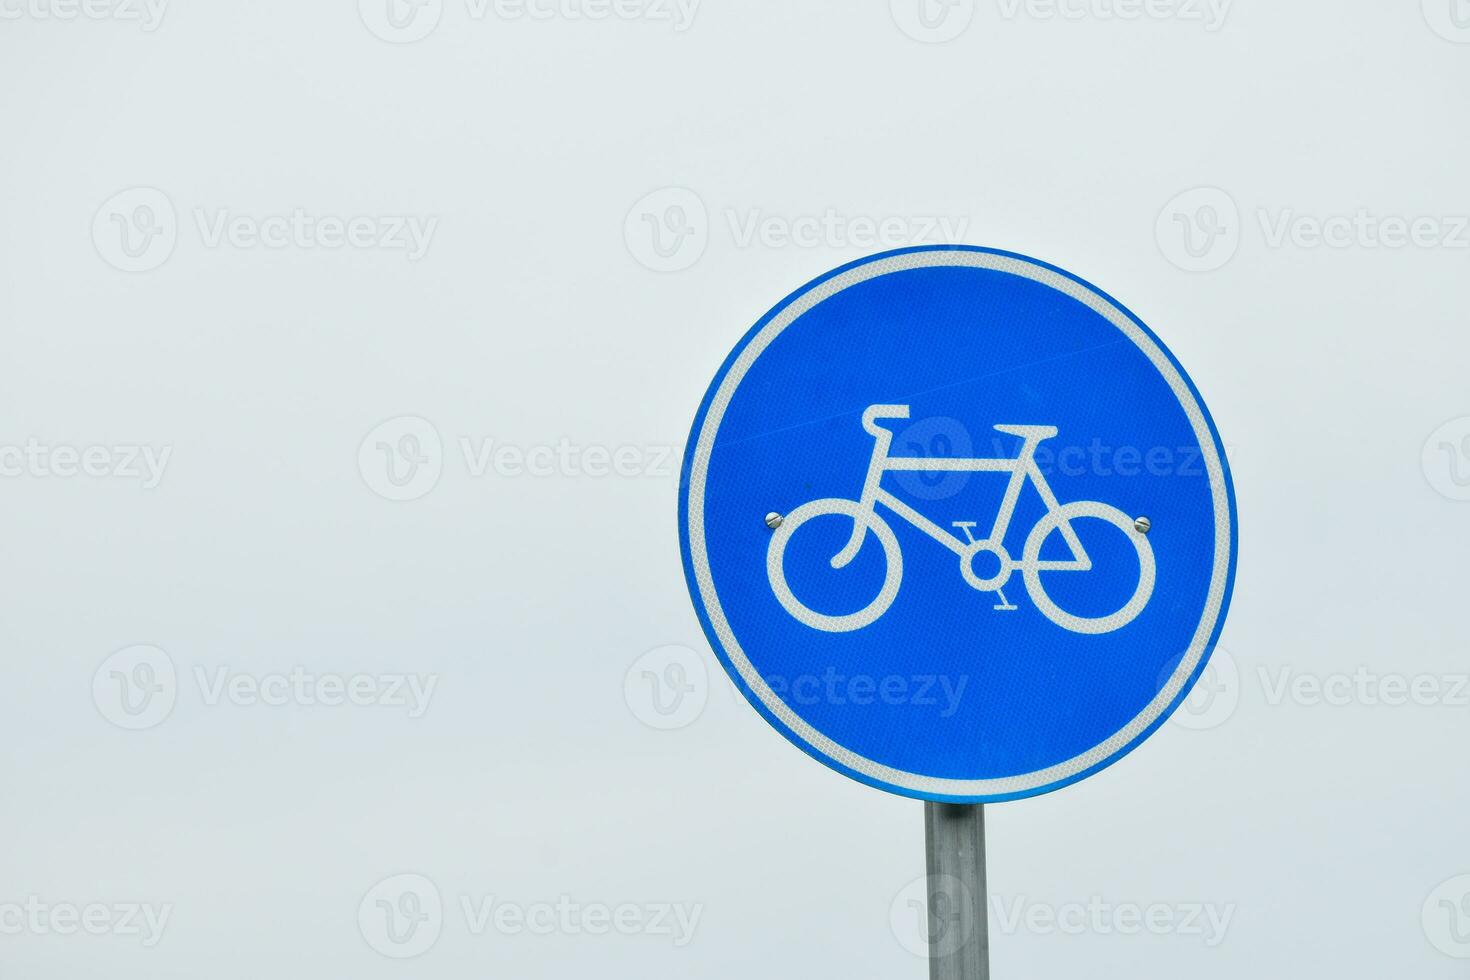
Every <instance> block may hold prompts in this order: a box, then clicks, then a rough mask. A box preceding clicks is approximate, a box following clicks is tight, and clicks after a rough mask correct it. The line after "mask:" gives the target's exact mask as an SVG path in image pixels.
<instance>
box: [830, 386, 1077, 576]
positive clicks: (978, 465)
mask: <svg viewBox="0 0 1470 980" xmlns="http://www.w3.org/2000/svg"><path fill="white" fill-rule="evenodd" d="M908 417H909V407H908V406H907V405H870V406H869V407H868V408H867V409H866V410H865V411H864V412H863V429H864V430H866V431H867V432H868V434H869V435H871V436H872V437H873V457H872V460H871V461H870V462H869V463H868V473H867V476H866V478H865V479H864V480H863V492H862V496H861V497H860V498H859V504H860V505H861V506H862V508H863V509H864V510H866V511H872V510H875V509H876V508H877V505H878V504H880V503H881V504H883V506H885V507H887V508H888V509H889V510H891V511H893V512H894V513H895V514H897V515H898V516H899V517H902V518H903V519H904V520H906V521H908V522H909V523H910V524H912V525H914V526H915V527H916V528H918V529H919V530H921V531H923V532H924V533H925V534H927V535H928V536H929V537H931V538H933V539H934V540H935V541H938V542H939V543H940V544H942V545H944V546H945V547H946V548H948V549H949V550H951V551H953V552H954V553H955V554H957V555H959V556H960V557H961V558H966V557H968V556H969V555H972V554H973V553H975V552H977V551H990V552H993V553H994V554H996V556H997V557H998V558H999V559H1000V561H1001V564H1002V566H1003V569H1004V570H1005V571H1007V572H1010V571H1016V570H1018V569H1021V568H1023V567H1032V566H1034V570H1035V571H1077V572H1085V571H1088V570H1089V569H1091V568H1092V560H1091V559H1090V558H1089V557H1088V556H1087V552H1086V551H1085V550H1084V549H1083V547H1082V541H1081V540H1080V539H1079V538H1078V537H1077V532H1076V531H1074V530H1073V529H1072V525H1071V522H1070V521H1067V520H1063V521H1061V523H1060V524H1059V525H1058V529H1059V530H1060V531H1061V532H1062V538H1063V539H1064V540H1065V541H1066V542H1067V547H1068V548H1070V549H1071V552H1072V558H1071V559H1070V560H1065V559H1064V560H1052V561H1040V560H1037V561H1035V562H1033V563H1032V566H1027V565H1026V562H1025V559H1024V558H1023V559H1021V560H1016V559H1012V558H1011V557H1010V556H1009V554H1008V553H1007V552H1006V551H1005V548H1004V546H1003V544H1002V542H1003V541H1004V540H1005V536H1006V532H1007V530H1009V528H1010V525H1011V517H1012V516H1013V515H1014V514H1015V510H1016V502H1017V501H1018V500H1019V499H1020V497H1021V490H1022V488H1023V487H1024V486H1025V485H1026V483H1027V481H1028V480H1029V481H1030V482H1031V484H1032V485H1033V486H1034V487H1036V490H1037V492H1039V493H1040V494H1041V499H1042V502H1043V503H1045V504H1046V509H1047V513H1051V512H1052V511H1055V510H1057V509H1058V508H1060V507H1061V502H1060V501H1058V500H1057V497H1056V494H1055V493H1053V492H1052V489H1051V485H1050V484H1048V483H1047V482H1046V474H1044V473H1042V472H1041V468H1040V467H1039V466H1037V465H1036V447H1037V446H1039V445H1040V444H1041V443H1042V442H1043V441H1045V440H1047V439H1050V438H1051V437H1052V436H1054V435H1056V434H1057V429H1056V427H1055V426H1051V425H997V426H995V430H996V431H997V432H1003V433H1005V434H1007V435H1013V436H1020V437H1021V439H1022V443H1021V450H1020V453H1019V455H1017V456H1016V457H1015V458H1009V459H1008V458H1000V459H980V458H959V459H934V458H928V457H919V456H914V457H907V456H898V457H894V456H890V455H888V450H889V447H890V446H891V445H892V443H893V433H892V432H891V431H890V430H888V429H885V428H882V427H881V426H879V425H878V424H877V423H878V420H879V419H906V418H908ZM890 472H926V473H935V472H944V473H1009V474H1010V475H1011V478H1010V482H1009V483H1008V484H1007V485H1006V491H1005V496H1004V497H1003V498H1002V499H1001V504H1000V509H999V510H998V511H997V512H996V515H995V523H994V524H993V525H992V526H991V529H990V533H989V534H988V535H986V536H985V537H984V538H981V539H978V540H973V541H964V540H962V539H961V538H959V537H958V536H956V535H954V534H951V533H950V532H949V531H946V530H945V529H944V528H942V527H940V526H939V525H938V524H935V523H934V522H933V521H931V520H929V518H927V517H925V516H924V515H923V514H920V513H919V512H918V511H917V510H915V509H914V508H912V507H910V506H909V505H908V504H906V503H904V502H903V501H902V500H900V499H899V498H898V497H896V496H894V495H893V494H892V493H890V492H888V491H887V490H885V489H883V487H882V486H881V482H882V479H883V474H884V473H890ZM867 532H868V523H867V522H866V521H855V522H854V527H853V532H852V537H851V538H850V539H849V540H848V542H847V544H846V545H845V546H843V548H842V550H841V551H839V552H838V553H837V554H836V555H835V556H834V557H833V558H832V567H833V568H842V567H844V566H845V565H847V563H848V562H850V561H852V560H853V559H854V558H856V557H857V554H858V551H859V550H860V549H861V548H862V546H863V539H864V538H865V537H866V536H867Z"/></svg>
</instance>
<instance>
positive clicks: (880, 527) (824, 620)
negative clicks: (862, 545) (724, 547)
mask: <svg viewBox="0 0 1470 980" xmlns="http://www.w3.org/2000/svg"><path fill="white" fill-rule="evenodd" d="M829 516H842V517H848V518H851V519H852V521H853V523H854V524H855V525H866V530H867V531H870V532H872V535H873V537H875V538H877V539H878V542H879V544H881V545H882V546H883V558H884V561H885V562H886V564H887V567H886V568H885V569H884V572H883V587H882V588H881V589H879V590H878V594H877V596H875V597H874V598H873V601H872V602H870V603H868V604H867V605H866V606H864V607H863V608H862V609H859V610H858V611H857V612H855V613H849V614H847V615H845V616H831V615H828V614H826V613H820V612H817V611H816V610H815V609H812V608H811V607H809V606H807V605H806V604H805V603H803V602H802V601H801V600H800V599H798V598H797V597H796V593H795V592H793V591H792V590H791V585H790V584H789V583H788V582H787V581H786V564H785V562H786V545H787V544H789V543H790V541H791V538H792V536H793V535H795V534H796V532H797V530H798V529H799V528H801V526H802V525H803V524H805V523H806V522H807V521H809V520H811V519H812V518H814V517H829ZM766 575H767V576H768V577H769V578H770V580H771V590H772V591H773V592H775V593H776V598H777V599H779V600H780V602H781V605H782V606H783V607H785V609H786V611H787V612H789V613H790V614H791V615H792V616H794V617H796V619H797V620H798V621H799V622H802V623H805V624H806V625H807V626H810V627H811V628H812V629H818V630H823V631H825V632H828V633H848V632H851V631H852V630H856V629H862V628H863V627H864V626H867V625H868V624H869V623H871V622H872V621H873V620H875V619H877V618H878V617H879V616H881V615H883V614H884V613H885V612H887V611H888V607H889V606H891V605H892V604H893V599H894V597H895V596H897V595H898V585H899V581H900V580H901V579H902V577H903V555H902V553H901V552H900V551H899V550H898V539H897V538H896V537H894V534H893V529H892V528H890V527H889V526H888V524H887V523H886V522H884V520H883V518H881V517H879V516H878V515H877V514H875V513H873V511H872V509H871V508H865V507H864V506H863V505H862V504H860V503H858V502H857V501H856V500H842V499H840V498H837V497H829V498H827V499H824V500H813V501H811V502H810V503H806V504H802V505H801V506H800V507H798V508H796V509H795V510H793V511H792V512H791V513H790V514H788V515H787V516H786V520H785V521H783V522H782V523H781V526H780V527H778V528H777V529H776V532H775V534H773V535H772V536H771V544H770V547H769V548H767V550H766Z"/></svg>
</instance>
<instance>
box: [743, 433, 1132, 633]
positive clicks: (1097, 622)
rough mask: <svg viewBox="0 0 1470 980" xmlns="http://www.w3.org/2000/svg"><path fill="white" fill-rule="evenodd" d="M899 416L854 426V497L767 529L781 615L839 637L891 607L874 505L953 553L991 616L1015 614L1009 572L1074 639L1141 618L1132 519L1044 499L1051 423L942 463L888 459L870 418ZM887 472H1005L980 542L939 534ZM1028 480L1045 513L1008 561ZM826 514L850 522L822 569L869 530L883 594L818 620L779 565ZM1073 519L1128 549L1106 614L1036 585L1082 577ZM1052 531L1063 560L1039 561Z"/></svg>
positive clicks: (968, 524)
mask: <svg viewBox="0 0 1470 980" xmlns="http://www.w3.org/2000/svg"><path fill="white" fill-rule="evenodd" d="M908 417H909V406H907V405H870V406H869V407H868V408H867V410H866V411H864V412H863V429H864V430H866V431H867V432H868V433H869V434H870V435H872V437H873V440H874V445H873V457H872V460H871V462H870V463H869V464H868V475H867V478H866V479H865V480H864V482H863V492H862V496H861V498H860V499H858V500H846V499H843V498H838V497H828V498H824V499H821V500H813V501H810V502H808V503H805V504H802V505H801V506H800V507H798V508H796V509H795V510H793V511H792V512H791V513H790V514H788V515H786V517H785V518H784V519H783V520H782V522H781V524H780V526H779V527H777V528H776V532H775V534H774V535H773V536H772V537H771V543H770V547H769V548H768V549H767V551H766V574H767V576H768V577H769V578H770V580H771V588H772V590H773V591H774V592H775V593H776V598H777V599H779V600H780V602H781V605H782V606H783V607H785V609H786V611H787V612H789V613H790V614H791V615H792V616H794V617H796V619H797V620H799V621H800V622H802V623H804V624H806V625H807V626H810V627H812V628H813V629H819V630H825V631H827V632H831V633H845V632H849V631H851V630H857V629H862V628H863V627H864V626H867V625H868V624H869V623H871V622H873V621H874V620H875V619H877V618H878V617H879V616H882V615H883V614H884V613H885V612H887V611H888V607H889V606H890V605H892V604H893V600H894V598H895V597H896V596H897V595H898V587H899V583H900V582H901V580H902V578H903V554H902V553H901V552H900V551H899V547H898V539H897V537H895V536H894V533H893V529H892V528H890V527H889V526H888V522H887V521H885V520H884V519H883V518H882V517H881V516H880V515H879V514H878V504H880V503H881V504H883V506H885V507H887V508H888V509H889V510H890V511H892V512H893V513H895V514H897V515H898V516H899V517H902V518H903V519H904V520H906V521H908V522H909V523H910V524H912V525H913V526H914V527H916V528H918V529H919V530H920V531H923V532H924V533H925V534H926V535H928V536H929V537H931V538H933V539H934V540H935V541H938V542H939V543H940V544H942V545H944V546H945V547H946V548H948V549H949V550H951V551H953V552H954V553H955V554H956V555H958V556H959V559H960V575H961V576H962V577H963V578H964V580H965V582H966V583H967V584H968V585H970V586H971V587H972V588H974V589H976V590H978V591H980V592H994V593H996V594H997V595H998V596H999V597H1000V603H999V604H998V605H996V606H995V607H994V608H996V609H1002V610H1015V609H1016V608H1017V607H1016V606H1014V605H1012V604H1011V603H1010V602H1008V601H1006V597H1005V593H1004V592H1003V591H1001V590H1002V589H1003V587H1004V586H1005V585H1006V583H1007V582H1009V581H1010V578H1011V575H1012V574H1013V573H1015V572H1017V571H1019V572H1020V573H1021V578H1022V580H1023V581H1024V582H1025V583H1026V593H1027V595H1029V596H1030V597H1031V601H1032V602H1033V603H1034V604H1035V606H1036V608H1037V609H1038V610H1040V612H1041V613H1042V615H1044V616H1045V617H1046V618H1047V619H1049V620H1051V621H1052V622H1053V623H1055V624H1057V625H1058V626H1060V627H1062V628H1063V629H1067V630H1071V631H1072V632H1074V633H1094V634H1096V633H1110V632H1112V631H1113V630H1116V629H1120V628H1122V627H1123V626H1126V625H1127V624H1128V623H1130V622H1132V621H1133V619H1134V618H1135V617H1136V616H1137V615H1138V614H1139V613H1140V612H1142V611H1143V607H1144V606H1146V605H1147V604H1148V600H1149V597H1150V596H1151V595H1152V594H1153V588H1154V552H1153V547H1152V546H1151V545H1150V544H1149V542H1148V539H1147V538H1146V537H1144V535H1143V533H1142V532H1140V531H1139V530H1137V529H1136V528H1135V526H1134V519H1133V518H1131V517H1129V516H1128V515H1127V514H1125V513H1123V512H1122V511H1121V510H1119V509H1118V508H1116V507H1113V506H1110V505H1108V504H1104V503H1101V502H1099V501H1096V500H1078V501H1074V502H1072V503H1069V504H1063V503H1061V502H1060V501H1058V500H1057V497H1056V494H1055V493H1053V492H1052V489H1051V486H1050V485H1049V484H1048V483H1047V481H1046V475H1045V474H1044V473H1043V472H1042V471H1041V468H1040V466H1038V465H1037V463H1036V447H1037V446H1039V445H1040V444H1041V443H1042V442H1043V441H1045V440H1046V439H1050V438H1051V437H1052V436H1055V435H1056V434H1057V428H1056V427H1055V426H1051V425H997V426H995V430H996V431H997V432H1003V433H1005V434H1007V435H1013V436H1019V437H1020V438H1021V440H1022V443H1021V449H1020V453H1019V454H1018V455H1017V456H1016V457H1014V458H1000V459H971V458H954V459H950V458H935V457H905V456H898V457H894V456H889V455H888V448H889V445H890V443H891V442H892V441H893V433H892V432H890V431H889V430H888V429H884V428H882V427H880V426H879V425H878V424H877V423H878V420H879V419H906V418H908ZM891 471H927V472H935V471H956V472H969V473H981V472H990V473H1009V474H1010V475H1011V476H1010V482H1009V484H1008V485H1007V486H1006V491H1005V496H1004V497H1003V498H1002V500H1001V504H1000V509H999V511H998V512H997V513H996V515H995V523H994V525H992V527H991V529H990V533H989V534H988V535H986V536H985V537H984V538H980V539H977V538H976V537H975V535H974V529H975V527H976V522H974V521H955V522H954V526H955V527H957V528H960V529H961V530H963V531H964V537H963V538H961V537H959V536H957V535H955V534H951V533H950V532H948V531H946V530H945V529H944V528H942V527H940V526H939V525H938V524H935V523H934V522H933V521H931V520H929V519H928V518H927V517H925V516H924V515H923V514H920V513H919V512H918V511H916V510H914V508H912V507H910V506H909V505H908V504H906V503H904V502H903V501H902V500H900V499H898V498H897V497H895V496H894V495H893V494H891V493H889V492H888V491H887V490H885V489H883V488H882V487H881V486H880V485H879V483H880V481H881V480H882V477H883V474H884V473H886V472H891ZM1028 481H1029V482H1030V483H1031V485H1032V486H1034V487H1035V488H1036V490H1037V491H1038V492H1039V493H1040V494H1041V499H1042V502H1043V503H1045V504H1046V513H1045V514H1043V515H1042V517H1041V518H1040V519H1039V520H1038V521H1037V522H1036V524H1035V525H1034V526H1033V527H1032V528H1031V531H1030V532H1029V533H1028V534H1027V535H1026V543H1025V545H1024V547H1023V549H1022V552H1021V557H1020V559H1013V558H1012V557H1011V556H1010V554H1009V553H1008V552H1007V551H1006V549H1005V546H1004V544H1003V543H1002V542H1003V541H1004V540H1005V536H1006V531H1007V530H1008V529H1009V528H1010V524H1011V517H1012V515H1013V514H1014V513H1015V509H1016V501H1017V500H1018V499H1019V498H1020V496H1021V490H1022V488H1023V487H1024V486H1025V485H1026V483H1027V482H1028ZM833 515H837V516H842V517H849V518H851V519H852V522H853V529H852V536H851V537H850V538H849V539H848V542H847V544H846V545H844V546H843V548H842V550H841V551H839V552H837V554H836V555H834V556H832V560H831V565H832V567H833V568H834V569H840V568H844V567H846V566H847V565H848V564H849V563H850V562H851V561H852V560H853V559H854V558H856V557H857V555H858V552H859V550H860V549H861V548H862V546H863V541H864V540H865V539H866V538H867V535H868V532H870V531H871V532H872V534H873V536H874V537H876V538H877V539H878V542H879V543H880V544H881V545H882V546H883V555H884V559H885V561H886V562H887V569H886V571H885V573H884V576H883V587H882V588H881V589H880V590H879V591H878V595H877V597H876V598H874V599H873V601H872V602H870V603H869V604H868V605H867V606H865V607H864V608H862V609H860V610H858V611H857V612H855V613H849V614H847V615H844V616H831V615H827V614H826V613H820V612H817V611H816V610H814V609H811V608H809V607H808V606H806V605H804V604H803V603H802V602H801V600H800V599H798V598H797V597H796V595H795V593H793V592H792V591H791V586H790V585H789V584H787V582H786V570H785V567H784V560H785V555H786V546H787V544H788V543H789V542H790V541H791V538H792V535H794V534H795V533H796V532H797V531H798V530H799V529H800V528H801V527H802V526H803V525H804V524H806V522H807V521H809V520H811V519H812V518H814V517H825V516H833ZM1077 518H1096V519H1098V520H1102V521H1105V522H1107V523H1109V524H1111V525H1113V526H1114V527H1116V528H1118V529H1119V530H1120V531H1122V532H1123V533H1124V534H1125V535H1126V536H1127V538H1128V540H1129V541H1130V542H1132V544H1133V547H1134V548H1135V549H1136V550H1137V552H1138V584H1137V586H1136V587H1135V588H1134V590H1133V595H1132V597H1131V598H1129V599H1128V601H1127V602H1125V603H1124V604H1123V605H1122V607H1121V608H1119V609H1118V610H1117V611H1115V612H1113V613H1110V614H1108V615H1106V616H1076V615H1073V614H1072V613H1069V612H1067V611H1066V610H1064V609H1062V608H1061V607H1060V606H1058V605H1057V604H1056V603H1055V602H1053V601H1052V599H1051V597H1050V596H1048V595H1047V594H1046V589H1045V588H1044V587H1043V585H1042V581H1041V575H1042V573H1043V572H1086V571H1091V570H1092V567H1093V565H1092V559H1091V558H1089V557H1088V555H1087V552H1086V550H1084V549H1083V547H1082V541H1081V539H1079V538H1078V537H1077V532H1076V531H1075V530H1074V529H1073V527H1072V521H1074V520H1076V519H1077ZM1053 531H1060V532H1061V535H1062V539H1063V540H1064V541H1065V542H1066V544H1067V547H1068V548H1069V549H1070V550H1071V555H1072V557H1071V558H1069V559H1048V560H1046V561H1043V560H1042V559H1041V548H1042V545H1043V544H1044V543H1045V542H1046V540H1047V538H1048V537H1049V536H1050V535H1051V533H1052V532H1053ZM980 554H990V555H993V556H994V557H995V559H996V560H997V562H998V565H999V567H998V570H997V571H995V572H994V573H993V574H991V575H989V576H988V577H983V578H982V577H981V576H979V575H977V574H976V572H975V568H974V562H975V558H976V556H977V555H980Z"/></svg>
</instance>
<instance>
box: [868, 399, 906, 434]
mask: <svg viewBox="0 0 1470 980" xmlns="http://www.w3.org/2000/svg"><path fill="white" fill-rule="evenodd" d="M908 417H909V407H908V406H907V405H869V406H868V407H867V408H865V409H863V428H864V429H866V430H867V432H868V434H869V435H873V436H878V435H882V434H883V432H884V430H883V429H880V428H878V420H879V419H906V418H908Z"/></svg>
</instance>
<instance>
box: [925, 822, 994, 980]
mask: <svg viewBox="0 0 1470 980" xmlns="http://www.w3.org/2000/svg"><path fill="white" fill-rule="evenodd" d="M924 851H925V857H926V863H927V865H928V873H929V887H928V890H927V897H928V900H929V980H990V934H989V929H988V923H987V922H986V915H987V911H986V906H987V904H988V899H987V898H986V892H985V808H984V807H983V806H981V805H979V804H958V803H925V804H924Z"/></svg>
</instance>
